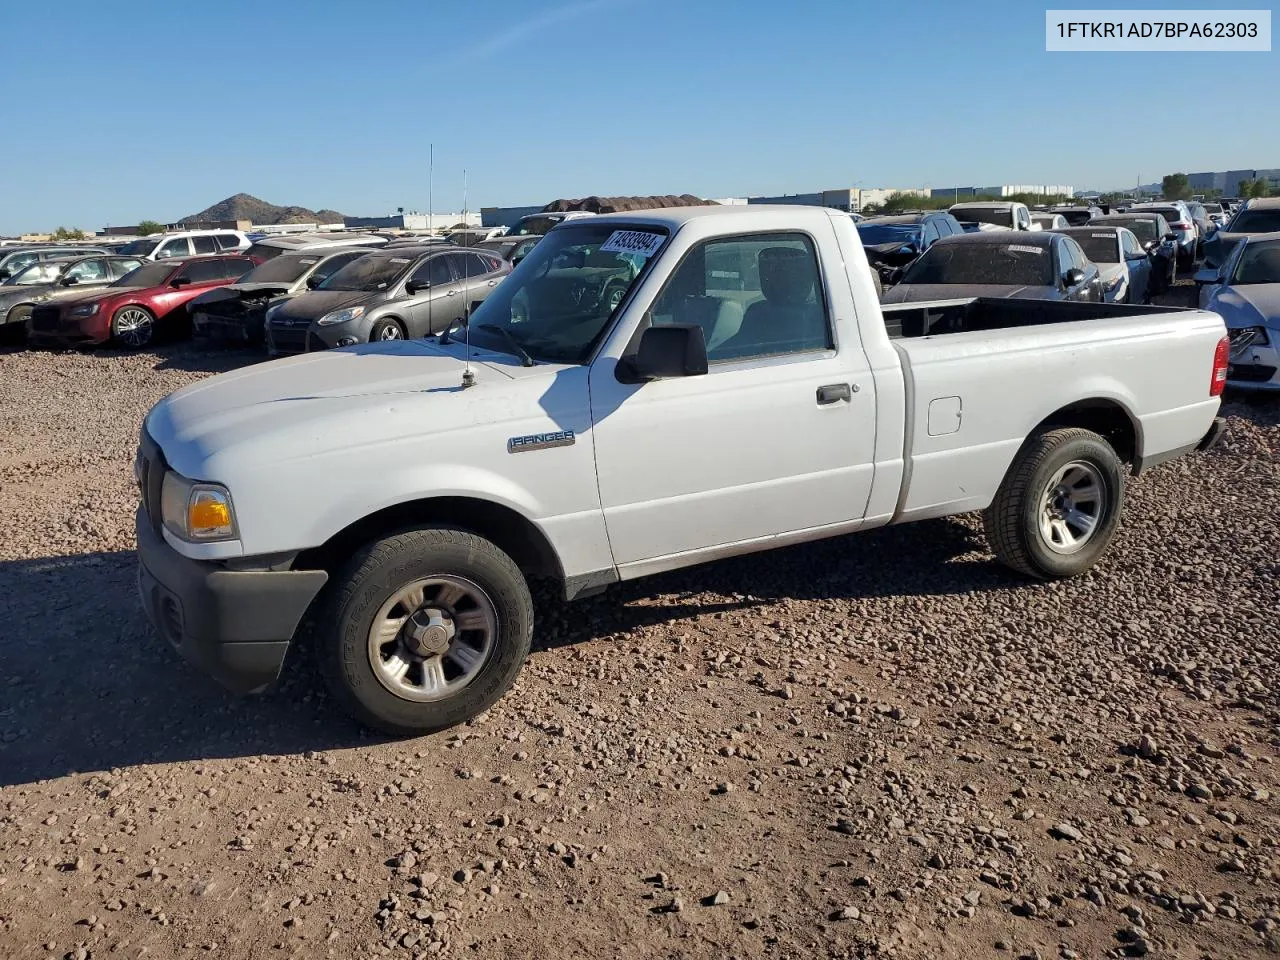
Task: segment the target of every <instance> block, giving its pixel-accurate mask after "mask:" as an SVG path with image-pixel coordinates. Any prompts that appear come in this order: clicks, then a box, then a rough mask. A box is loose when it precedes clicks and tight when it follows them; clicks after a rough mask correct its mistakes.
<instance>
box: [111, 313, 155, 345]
mask: <svg viewBox="0 0 1280 960" xmlns="http://www.w3.org/2000/svg"><path fill="white" fill-rule="evenodd" d="M155 332H156V318H155V314H153V313H152V312H151V311H150V310H148V309H147V308H146V307H139V306H137V305H136V304H131V305H130V306H127V307H121V308H120V309H119V310H117V311H116V313H115V316H113V317H112V318H111V339H112V340H114V341H115V342H116V343H119V344H122V345H123V346H126V347H130V348H132V349H134V350H136V349H138V348H139V347H145V346H146V345H147V344H148V343H150V342H151V338H152V337H154V336H155Z"/></svg>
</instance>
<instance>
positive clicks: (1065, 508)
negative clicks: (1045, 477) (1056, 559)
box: [1039, 460, 1107, 555]
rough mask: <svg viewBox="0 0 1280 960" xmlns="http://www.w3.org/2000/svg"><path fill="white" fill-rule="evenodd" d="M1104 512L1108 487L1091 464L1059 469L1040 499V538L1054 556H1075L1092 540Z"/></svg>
mask: <svg viewBox="0 0 1280 960" xmlns="http://www.w3.org/2000/svg"><path fill="white" fill-rule="evenodd" d="M1106 511H1107V487H1106V482H1105V481H1104V480H1103V478H1102V472H1101V471H1100V470H1099V469H1098V468H1097V467H1096V466H1094V465H1093V464H1092V463H1088V462H1087V461H1084V460H1073V461H1071V462H1070V463H1068V464H1066V465H1065V466H1063V467H1060V468H1059V469H1058V470H1057V471H1056V472H1055V473H1054V475H1053V478H1052V479H1051V480H1050V481H1049V482H1048V484H1046V485H1045V490H1044V494H1043V495H1042V496H1041V498H1040V511H1039V526H1040V537H1041V539H1042V540H1043V541H1044V544H1045V546H1046V547H1048V548H1049V549H1050V550H1052V551H1053V552H1054V553H1059V554H1064V555H1067V554H1073V553H1078V552H1080V551H1081V550H1083V549H1084V548H1085V546H1086V545H1087V544H1088V543H1089V542H1090V541H1091V540H1092V539H1093V538H1094V536H1095V535H1096V534H1097V532H1098V527H1099V526H1101V524H1102V520H1103V517H1104V516H1105V515H1106Z"/></svg>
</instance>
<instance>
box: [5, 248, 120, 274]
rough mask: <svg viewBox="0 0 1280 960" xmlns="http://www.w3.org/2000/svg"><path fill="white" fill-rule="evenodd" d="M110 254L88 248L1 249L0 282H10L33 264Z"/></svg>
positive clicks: (103, 250)
mask: <svg viewBox="0 0 1280 960" xmlns="http://www.w3.org/2000/svg"><path fill="white" fill-rule="evenodd" d="M109 252H110V251H109V250H107V249H105V248H104V247H88V246H83V247H67V246H61V247H59V246H45V247H3V248H0V280H5V281H7V280H9V279H10V278H11V277H13V276H16V275H17V274H18V273H19V272H20V271H22V270H25V269H26V268H27V267H29V266H31V264H33V263H43V262H44V261H46V260H69V259H71V258H72V257H85V256H88V255H90V254H94V253H96V254H105V253H109Z"/></svg>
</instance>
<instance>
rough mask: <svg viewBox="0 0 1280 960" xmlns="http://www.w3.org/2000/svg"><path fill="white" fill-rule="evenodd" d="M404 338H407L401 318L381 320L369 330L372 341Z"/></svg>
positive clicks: (370, 340)
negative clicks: (401, 324)
mask: <svg viewBox="0 0 1280 960" xmlns="http://www.w3.org/2000/svg"><path fill="white" fill-rule="evenodd" d="M403 339H405V333H404V327H402V326H400V321H399V320H379V321H377V322H376V323H374V325H373V326H372V327H371V328H370V330H369V342H370V343H377V342H378V341H381V340H403Z"/></svg>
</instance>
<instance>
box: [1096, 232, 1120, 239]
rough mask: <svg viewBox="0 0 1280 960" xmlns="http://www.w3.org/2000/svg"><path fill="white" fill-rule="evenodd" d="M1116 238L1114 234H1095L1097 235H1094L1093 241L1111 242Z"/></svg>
mask: <svg viewBox="0 0 1280 960" xmlns="http://www.w3.org/2000/svg"><path fill="white" fill-rule="evenodd" d="M1114 236H1115V234H1114V233H1095V234H1094V235H1093V239H1095V240H1110V239H1111V238H1112V237H1114Z"/></svg>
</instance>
